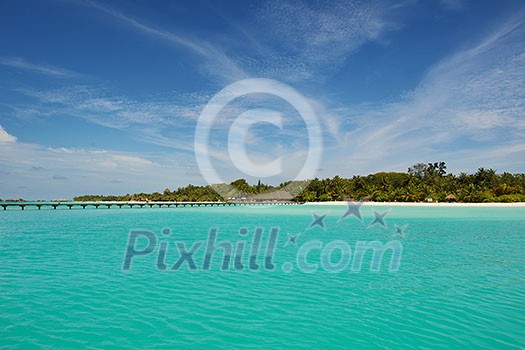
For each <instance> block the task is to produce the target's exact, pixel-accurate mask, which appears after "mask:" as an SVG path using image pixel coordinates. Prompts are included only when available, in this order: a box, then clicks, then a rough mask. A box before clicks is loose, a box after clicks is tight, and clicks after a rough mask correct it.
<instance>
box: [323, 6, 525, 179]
mask: <svg viewBox="0 0 525 350" xmlns="http://www.w3.org/2000/svg"><path fill="white" fill-rule="evenodd" d="M524 35H525V16H524V15H523V13H520V14H517V15H515V16H514V17H513V18H511V19H509V20H507V21H506V22H505V23H503V24H502V25H501V26H500V27H499V28H497V29H496V30H494V31H493V32H492V33H491V34H489V35H487V36H486V37H485V38H484V39H483V40H481V41H480V42H479V44H477V45H474V46H472V47H470V48H466V49H464V50H461V51H459V52H458V53H456V54H454V55H452V56H450V57H449V58H447V59H444V60H443V61H441V62H439V63H438V64H436V65H435V66H434V67H433V68H432V69H430V70H429V72H428V74H427V75H426V77H425V78H424V79H423V80H422V81H421V83H420V84H419V86H418V87H417V88H416V89H415V90H413V91H412V92H411V93H408V94H407V95H406V96H404V97H403V98H402V99H401V100H400V101H399V102H396V103H388V104H384V105H383V106H377V105H375V106H354V109H353V111H352V112H350V111H351V110H352V107H351V106H348V107H347V108H348V109H347V112H346V113H344V112H342V113H339V114H338V116H339V120H340V122H341V124H342V130H341V131H340V133H339V135H338V139H339V140H342V142H339V143H337V142H336V143H335V144H334V143H333V142H332V145H334V148H333V149H334V155H333V157H332V158H337V157H341V156H342V155H341V154H340V153H338V152H337V149H341V148H342V149H345V150H347V151H346V152H348V150H350V152H349V153H350V155H345V159H346V160H347V162H346V163H347V166H346V169H347V171H359V172H368V171H374V170H379V169H380V168H389V167H402V168H405V167H406V166H408V165H410V164H411V162H414V161H421V160H425V159H428V160H429V161H430V160H435V159H437V158H439V159H444V160H447V159H452V160H455V162H456V164H455V165H456V166H457V167H458V168H460V169H461V168H463V169H465V168H468V167H470V166H471V165H470V164H472V163H473V162H474V159H478V158H477V155H479V154H480V153H483V154H487V156H486V157H483V159H482V160H483V161H484V162H485V164H488V165H490V164H491V163H498V164H501V163H502V160H501V159H497V158H496V157H505V156H508V158H507V159H506V163H507V167H508V168H509V169H512V168H515V165H514V163H515V160H516V159H517V158H516V157H518V158H519V157H520V156H521V157H523V151H522V150H523V145H525V143H524V142H523V140H524V138H523V137H524V136H525V123H524V121H523V115H525V102H524V101H525V43H523V41H522V40H521V39H520V38H522V37H523V36H524ZM334 140H335V139H334ZM496 148H497V149H498V152H496V153H494V152H491V150H492V149H496ZM505 150H508V151H507V152H506V151H505ZM520 152H521V154H520ZM460 154H461V157H458V155H460ZM489 155H493V156H494V157H493V158H490V157H489ZM462 165H463V167H462ZM477 165H479V163H478V164H477ZM332 166H335V164H332ZM398 170H400V169H398Z"/></svg>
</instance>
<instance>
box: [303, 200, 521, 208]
mask: <svg viewBox="0 0 525 350" xmlns="http://www.w3.org/2000/svg"><path fill="white" fill-rule="evenodd" d="M362 203H363V205H365V206H389V207H525V202H513V203H502V202H493V203H450V202H437V203H435V202H431V203H429V202H372V201H368V202H362ZM304 205H317V206H346V205H347V202H345V201H334V202H307V203H304Z"/></svg>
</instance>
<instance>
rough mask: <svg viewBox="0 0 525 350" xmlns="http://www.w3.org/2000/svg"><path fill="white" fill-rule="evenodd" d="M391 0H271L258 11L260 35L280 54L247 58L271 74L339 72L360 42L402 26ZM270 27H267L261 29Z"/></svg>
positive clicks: (312, 75)
mask: <svg viewBox="0 0 525 350" xmlns="http://www.w3.org/2000/svg"><path fill="white" fill-rule="evenodd" d="M400 7H403V5H399V4H397V5H395V6H394V5H392V4H391V3H390V2H389V1H372V2H370V1H353V2H348V1H317V2H302V1H294V0H288V1H269V2H264V3H263V5H261V7H260V8H259V9H258V10H257V13H256V17H257V22H258V23H259V27H258V28H257V27H256V29H255V30H257V29H259V31H260V33H259V35H260V37H261V40H265V42H266V43H268V46H270V47H278V48H279V53H278V54H277V53H275V54H274V55H272V56H265V57H262V58H260V59H256V58H255V59H254V58H252V59H247V62H246V65H247V66H251V67H252V68H255V67H256V68H257V69H256V70H257V71H258V72H260V73H262V74H266V75H268V76H275V77H277V76H279V77H281V78H283V77H284V79H286V80H292V81H300V80H305V79H320V78H321V77H325V76H326V74H327V73H333V72H334V71H336V70H337V69H338V68H339V67H340V66H341V65H342V64H343V63H344V62H345V61H346V60H347V59H348V58H349V57H350V56H351V55H352V54H353V53H354V52H355V51H356V50H357V49H358V48H359V47H361V46H362V45H363V44H365V43H366V42H369V41H375V40H377V39H379V38H381V36H382V35H383V34H384V33H386V32H388V31H392V30H396V29H398V28H399V24H398V23H396V21H395V20H394V18H395V17H396V16H397V15H398V14H399V8H400ZM263 28H266V30H263Z"/></svg>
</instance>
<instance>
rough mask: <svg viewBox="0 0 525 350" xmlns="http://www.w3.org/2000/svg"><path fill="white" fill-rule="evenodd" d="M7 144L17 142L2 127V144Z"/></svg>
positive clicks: (0, 133)
mask: <svg viewBox="0 0 525 350" xmlns="http://www.w3.org/2000/svg"><path fill="white" fill-rule="evenodd" d="M7 142H16V137H14V136H13V135H10V134H8V133H7V131H5V129H4V128H3V127H2V126H1V125H0V143H7Z"/></svg>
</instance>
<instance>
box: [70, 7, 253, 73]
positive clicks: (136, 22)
mask: <svg viewBox="0 0 525 350" xmlns="http://www.w3.org/2000/svg"><path fill="white" fill-rule="evenodd" d="M76 2H77V3H78V4H81V5H85V6H88V7H90V8H93V9H96V10H98V11H101V12H103V13H105V14H107V15H109V16H111V17H112V18H114V19H116V20H118V21H120V22H121V23H123V24H126V25H128V26H129V27H131V28H133V29H135V30H136V31H138V32H140V33H143V34H145V35H149V36H151V37H154V38H157V39H159V40H162V41H164V42H167V43H170V44H173V45H176V46H179V47H182V48H185V49H188V50H189V51H190V52H192V53H194V54H197V55H198V56H199V57H201V58H203V59H204V60H205V66H206V67H207V70H208V72H209V73H211V74H213V75H215V76H219V77H221V78H223V79H225V80H227V81H236V80H239V79H243V78H246V77H247V74H246V73H245V72H244V71H243V70H242V69H241V68H240V67H239V66H238V65H237V64H236V63H235V62H234V61H233V60H232V59H230V58H229V57H228V55H226V54H225V53H224V51H223V50H222V49H221V48H220V47H218V46H216V45H213V44H212V43H211V42H208V41H206V40H202V39H198V38H192V37H187V36H183V35H180V34H177V33H174V32H172V31H168V30H165V29H161V28H158V27H155V26H153V25H150V24H147V23H145V22H143V21H141V20H140V19H136V18H133V17H131V16H129V15H127V14H124V13H122V12H121V11H118V10H116V9H114V8H111V7H109V6H106V5H103V4H101V3H98V2H96V1H90V0H78V1H76Z"/></svg>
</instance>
